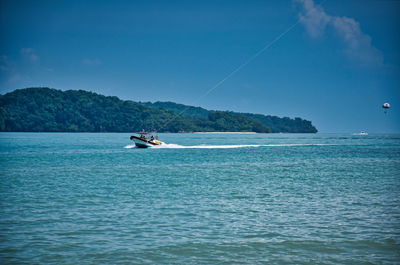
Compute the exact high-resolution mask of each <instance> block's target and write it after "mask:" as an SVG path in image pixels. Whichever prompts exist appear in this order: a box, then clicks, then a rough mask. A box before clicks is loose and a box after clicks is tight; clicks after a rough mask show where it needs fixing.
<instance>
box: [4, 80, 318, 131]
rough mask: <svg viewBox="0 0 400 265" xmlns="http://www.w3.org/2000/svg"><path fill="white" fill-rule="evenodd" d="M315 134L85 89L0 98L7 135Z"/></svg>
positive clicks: (291, 124)
mask: <svg viewBox="0 0 400 265" xmlns="http://www.w3.org/2000/svg"><path fill="white" fill-rule="evenodd" d="M142 130H146V131H158V132H216V131H218V132H228V131H235V132H258V133H270V132H273V133H278V132H282V133H316V132H317V129H316V128H315V127H314V126H313V125H312V123H311V122H310V121H307V120H303V119H301V118H295V119H291V118H287V117H284V118H279V117H276V116H270V115H262V114H251V113H237V112H232V111H214V110H206V109H203V108H200V107H192V106H186V105H182V104H177V103H173V102H155V103H151V102H145V103H141V102H134V101H130V100H121V99H119V98H118V97H115V96H111V97H110V96H103V95H99V94H96V93H93V92H89V91H84V90H67V91H62V90H57V89H52V88H46V87H34V88H25V89H17V90H15V91H13V92H10V93H7V94H5V95H0V131H3V132H4V131H7V132H135V131H142Z"/></svg>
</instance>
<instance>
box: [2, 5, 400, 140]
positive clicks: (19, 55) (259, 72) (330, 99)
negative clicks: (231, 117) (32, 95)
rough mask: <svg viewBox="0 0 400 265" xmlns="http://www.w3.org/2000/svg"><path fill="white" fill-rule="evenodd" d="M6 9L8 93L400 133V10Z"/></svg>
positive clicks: (4, 60)
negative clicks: (71, 92)
mask: <svg viewBox="0 0 400 265" xmlns="http://www.w3.org/2000/svg"><path fill="white" fill-rule="evenodd" d="M0 3H1V4H0V34H1V35H0V38H1V42H0V93H1V94H4V93H7V92H9V91H12V90H14V89H17V88H25V87H32V86H47V87H53V88H58V89H62V90H67V89H85V90H90V91H94V92H98V93H101V94H105V95H116V96H118V97H120V98H122V99H130V100H134V101H174V102H178V103H183V104H188V105H196V106H201V107H204V108H207V109H216V110H233V111H240V112H253V113H262V114H271V115H277V116H281V117H282V116H288V117H302V118H305V119H309V120H311V121H312V122H313V124H314V125H316V126H317V128H318V129H319V131H320V132H350V133H351V132H359V131H361V130H366V131H368V132H400V50H399V47H400V34H399V32H400V16H399V15H398V14H400V1H385V0H381V1H372V0H355V1H341V0H339V1H336V0H335V1H330V0H328V1H323V2H322V4H321V5H320V4H319V3H321V1H315V2H314V1H310V0H294V1H292V0H288V1H281V0H279V1H278V0H276V1H232V0H231V1H50V0H49V1H42V0H38V1H20V0H13V1H11V0H10V1H5V0H1V1H0ZM297 22H299V23H298V24H297V25H296V26H294V27H293V28H292V29H291V30H290V31H289V32H288V33H287V34H285V35H284V36H283V37H282V38H280V39H279V40H278V41H276V42H275V43H274V44H273V45H272V46H271V47H269V48H268V49H267V50H265V51H264V52H263V53H261V54H260V55H259V56H257V57H256V58H255V59H254V60H252V61H251V62H250V63H249V64H247V65H246V66H245V67H243V68H242V69H241V70H240V71H238V72H237V73H235V74H234V75H233V76H232V77H230V78H229V79H227V80H226V81H225V82H224V83H222V84H221V85H220V86H218V87H217V88H216V89H214V90H213V91H211V93H209V94H208V95H207V96H206V97H202V95H204V94H205V93H206V91H208V90H209V89H210V88H212V87H213V86H215V85H216V84H217V83H218V82H219V81H220V80H222V79H224V78H225V77H226V76H227V75H229V74H230V73H231V72H232V71H234V70H235V69H237V67H239V66H240V65H242V64H243V63H244V62H246V60H248V59H249V58H251V57H252V56H253V55H254V54H256V53H257V52H258V51H260V50H261V49H262V48H263V47H265V46H266V45H268V44H269V43H270V42H271V41H273V40H274V39H275V38H276V37H277V36H279V35H280V34H281V33H283V32H285V30H287V29H288V28H289V27H291V26H293V25H295V24H296V23H297ZM199 97H201V98H200V99H199ZM384 102H389V103H390V104H391V106H392V107H391V109H390V110H389V112H388V114H387V115H385V114H384V113H383V110H382V108H381V106H382V104H383V103H384Z"/></svg>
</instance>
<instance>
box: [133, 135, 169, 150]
mask: <svg viewBox="0 0 400 265" xmlns="http://www.w3.org/2000/svg"><path fill="white" fill-rule="evenodd" d="M137 134H138V135H139V136H136V135H132V136H131V138H130V139H131V140H132V141H134V142H135V145H136V146H137V147H139V148H148V147H153V146H157V145H162V144H163V142H161V141H159V140H158V135H157V136H156V137H155V138H154V136H153V135H152V134H150V133H148V132H138V133H137ZM146 135H150V137H149V136H147V137H146Z"/></svg>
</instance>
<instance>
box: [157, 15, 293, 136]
mask: <svg viewBox="0 0 400 265" xmlns="http://www.w3.org/2000/svg"><path fill="white" fill-rule="evenodd" d="M299 23H300V19H299V20H298V21H297V22H296V23H294V24H293V25H291V26H290V27H289V28H287V29H286V30H285V31H284V32H282V33H281V34H279V35H278V36H277V37H276V38H275V39H274V40H273V41H271V42H269V43H268V44H267V45H265V46H264V47H263V48H262V49H260V50H259V51H258V52H256V53H255V54H254V55H253V56H251V57H250V58H249V59H247V61H245V62H244V63H242V64H241V65H239V66H238V67H237V68H236V69H235V70H233V71H232V72H231V73H230V74H228V75H227V76H225V77H224V78H223V79H221V80H220V81H219V82H218V83H216V84H215V85H214V86H213V87H211V88H210V89H208V90H207V91H206V92H205V93H204V94H203V95H201V96H200V97H198V98H197V99H196V100H195V101H194V102H193V103H192V104H195V103H196V102H198V101H199V100H200V99H202V98H204V97H206V96H207V95H208V94H210V93H211V92H212V91H213V90H215V89H216V88H217V87H219V86H221V85H222V84H223V83H224V82H225V81H226V80H228V79H229V78H231V77H232V76H233V75H235V74H236V73H237V72H239V71H240V70H241V69H242V68H243V67H245V66H246V65H248V64H249V63H250V62H251V61H253V60H254V59H255V58H257V57H258V56H259V55H260V54H262V53H263V52H264V51H265V50H267V49H268V48H269V47H271V46H272V45H273V44H274V43H275V42H277V41H278V40H280V39H281V38H282V37H283V36H285V35H286V34H287V33H288V32H289V31H291V30H292V29H293V28H294V27H296V26H297V24H299ZM189 107H190V106H188V107H186V108H185V109H183V110H182V111H181V112H179V113H178V114H176V115H175V116H174V117H173V118H172V119H170V120H168V121H167V122H166V123H165V124H164V125H163V126H162V127H160V128H159V130H161V129H162V128H164V127H165V126H167V125H168V124H169V123H170V122H172V121H173V120H175V119H176V118H177V117H178V116H180V115H181V114H183V113H184V112H185V111H187V110H188V109H189Z"/></svg>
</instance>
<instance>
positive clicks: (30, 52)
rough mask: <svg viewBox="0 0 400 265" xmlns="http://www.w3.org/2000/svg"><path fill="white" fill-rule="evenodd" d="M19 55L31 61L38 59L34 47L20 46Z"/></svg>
mask: <svg viewBox="0 0 400 265" xmlns="http://www.w3.org/2000/svg"><path fill="white" fill-rule="evenodd" d="M21 55H22V56H23V57H24V58H26V59H28V60H29V61H31V62H37V61H38V60H39V56H37V55H36V53H35V49H33V48H22V49H21Z"/></svg>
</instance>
